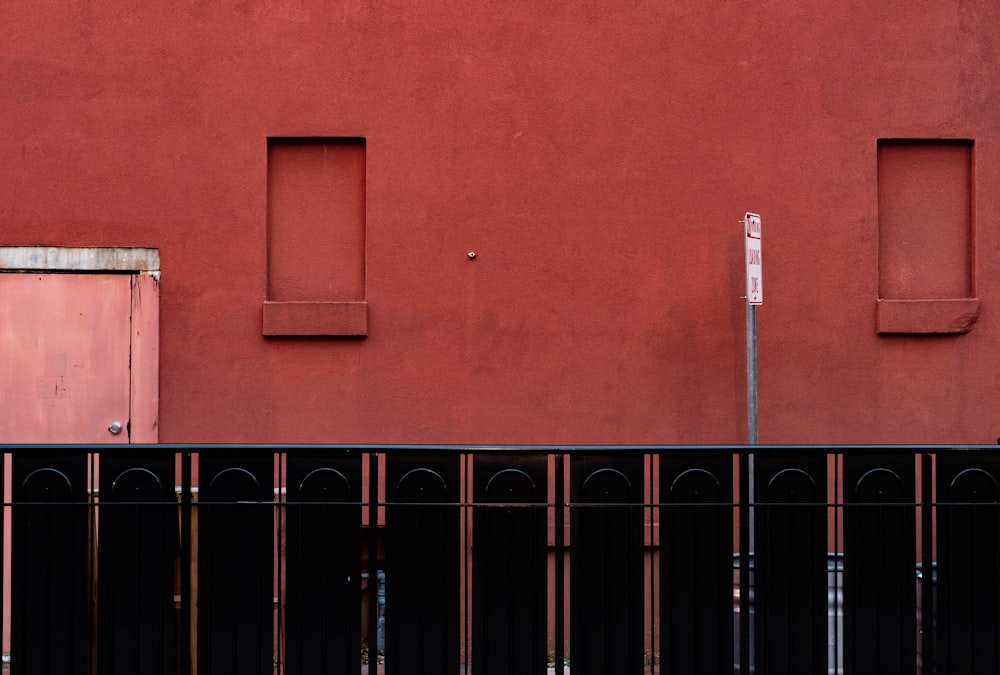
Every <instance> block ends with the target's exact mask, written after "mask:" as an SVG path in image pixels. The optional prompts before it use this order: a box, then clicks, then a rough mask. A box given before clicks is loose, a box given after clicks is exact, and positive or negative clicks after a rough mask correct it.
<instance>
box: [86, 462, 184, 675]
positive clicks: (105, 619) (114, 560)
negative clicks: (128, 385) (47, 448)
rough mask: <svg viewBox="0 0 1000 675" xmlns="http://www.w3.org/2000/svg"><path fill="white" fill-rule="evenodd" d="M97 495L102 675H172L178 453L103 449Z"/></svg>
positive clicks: (99, 645) (173, 662) (174, 660)
mask: <svg viewBox="0 0 1000 675" xmlns="http://www.w3.org/2000/svg"><path fill="white" fill-rule="evenodd" d="M99 494H100V509H99V526H98V547H97V548H98V554H99V555H98V575H97V578H98V587H99V588H98V594H97V595H98V613H97V617H98V619H97V635H98V651H97V657H98V658H97V666H98V668H97V670H98V673H99V674H100V675H134V674H135V673H143V674H144V675H147V674H148V675H155V674H156V673H161V674H162V675H168V674H169V675H173V673H174V672H175V663H176V650H175V633H174V622H175V616H174V561H175V558H176V555H177V544H178V535H179V533H178V523H177V505H176V497H175V493H174V455H173V453H169V452H166V453H165V452H163V451H159V452H157V451H155V450H150V449H145V450H143V451H137V450H134V449H128V450H127V452H123V451H120V450H111V449H105V450H104V451H103V452H102V453H101V457H100V493H99Z"/></svg>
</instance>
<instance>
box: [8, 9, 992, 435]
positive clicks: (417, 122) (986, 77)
mask: <svg viewBox="0 0 1000 675" xmlns="http://www.w3.org/2000/svg"><path fill="white" fill-rule="evenodd" d="M3 32H4V39H3V43H2V46H0V110H2V113H0V132H2V133H0V245H5V246H19V245H24V246H27V245H39V246H42V245H44V246H115V247H122V246H140V247H149V248H155V249H158V250H159V253H160V261H161V275H162V276H161V287H160V292H161V320H160V340H161V342H160V423H159V433H160V440H161V441H162V442H237V441H239V442H251V441H252V442H386V443H389V442H406V443H728V442H742V441H744V440H745V439H746V382H745V378H746V371H745V363H744V360H745V351H744V349H745V347H744V337H745V336H744V333H745V324H744V304H743V301H742V300H741V296H742V295H743V286H742V285H743V277H742V275H743V272H742V263H743V242H742V238H741V232H742V229H741V228H742V226H741V225H740V223H739V222H737V221H738V220H739V219H740V218H742V216H743V213H744V211H748V210H749V211H756V212H758V213H760V214H761V215H762V217H763V242H764V243H763V261H764V281H765V286H764V288H765V301H764V305H763V306H762V307H761V308H760V310H759V313H758V329H759V346H758V352H759V360H760V365H759V389H760V441H761V442H765V443H827V442H830V443H855V442H857V443H909V442H927V443H989V442H993V441H995V439H996V438H997V437H998V436H1000V406H998V405H997V398H998V392H1000V361H998V360H997V358H996V349H997V344H998V341H1000V318H998V316H1000V315H998V312H997V311H996V309H995V308H997V307H998V306H1000V261H998V260H997V257H996V256H994V255H993V252H994V251H996V250H998V249H1000V198H998V195H997V191H996V189H995V188H996V186H997V185H1000V87H998V83H1000V80H998V78H997V75H996V74H997V73H998V72H1000V4H998V3H996V2H995V1H994V0H963V1H961V2H957V1H956V2H935V3H929V2H917V3H915V2H909V1H907V2H903V1H902V0H888V1H885V2H879V3H871V2H861V1H860V0H842V1H838V2H833V3H825V4H823V3H820V4H816V3H803V2H798V1H790V0H754V1H744V0H718V1H713V2H706V3H693V2H688V1H686V0H685V1H682V0H661V1H658V2H632V1H622V0H614V1H611V0H583V1H575V2H536V1H527V0H509V1H508V2H503V3H495V2H481V3H457V2H448V1H445V0H421V1H420V2H412V1H411V2H398V1H395V0H387V1H385V2H377V3H376V2H365V1H359V0H342V1H334V0H282V1H272V0H241V1H239V2H232V1H226V0H224V1H221V2H203V1H201V0H197V1H194V0H178V1H175V2H170V3H167V2H162V1H160V0H153V1H151V2H143V3H135V2H122V1H120V0H110V1H108V2H100V3H97V2H77V1H71V0H37V1H36V2H31V3H27V2H17V3H13V4H12V5H10V6H8V7H7V8H5V12H4V31H3ZM277 137H350V138H363V139H365V143H366V147H365V152H366V158H365V195H364V199H365V233H364V248H365V250H364V266H365V279H364V296H365V297H364V300H365V301H366V302H367V304H368V319H367V320H368V334H367V337H267V336H264V335H263V334H262V330H261V321H262V318H261V316H262V306H263V303H264V302H265V300H266V299H267V297H266V296H267V246H268V241H267V203H266V197H267V171H268V165H267V158H268V154H267V147H268V139H269V138H277ZM879 139H967V140H969V141H971V143H972V162H973V170H972V182H973V186H972V188H973V189H972V193H971V194H972V207H971V224H970V228H971V242H972V251H971V258H970V259H971V269H970V270H969V275H970V279H971V280H970V287H971V293H970V296H972V297H978V298H979V300H980V312H979V315H978V318H977V319H976V321H975V323H974V325H973V326H972V328H971V330H969V331H968V332H966V333H962V334H947V335H924V334H879V333H878V332H877V330H876V303H877V300H878V294H879V280H878V269H879V265H878V262H879V261H878V250H879V249H878V233H879V223H878V214H879V211H878V190H877V169H878V167H877V148H878V142H879ZM470 251H474V252H475V253H476V257H475V259H470V258H469V256H468V253H469V252H470ZM926 273H927V274H929V275H934V274H952V273H953V271H941V270H935V268H934V267H933V266H932V265H929V266H928V269H927V272H926Z"/></svg>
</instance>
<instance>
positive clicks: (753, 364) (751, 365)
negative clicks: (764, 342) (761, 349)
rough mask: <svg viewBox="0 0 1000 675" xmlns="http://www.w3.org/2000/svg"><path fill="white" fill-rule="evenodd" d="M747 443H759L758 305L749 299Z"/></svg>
mask: <svg viewBox="0 0 1000 675" xmlns="http://www.w3.org/2000/svg"><path fill="white" fill-rule="evenodd" d="M747 443H749V444H750V445H757V305H751V304H750V302H749V301H747Z"/></svg>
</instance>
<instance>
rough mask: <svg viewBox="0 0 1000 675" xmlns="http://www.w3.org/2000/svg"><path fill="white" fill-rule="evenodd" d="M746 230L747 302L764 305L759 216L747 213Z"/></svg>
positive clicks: (745, 219) (745, 217)
mask: <svg viewBox="0 0 1000 675" xmlns="http://www.w3.org/2000/svg"><path fill="white" fill-rule="evenodd" d="M743 223H744V227H745V229H746V237H745V239H746V249H745V250H746V253H745V259H746V271H747V302H748V303H749V304H751V305H762V304H764V285H763V280H762V276H763V275H762V273H761V272H762V270H761V257H760V215H759V214H756V213H750V212H747V214H746V216H744V218H743Z"/></svg>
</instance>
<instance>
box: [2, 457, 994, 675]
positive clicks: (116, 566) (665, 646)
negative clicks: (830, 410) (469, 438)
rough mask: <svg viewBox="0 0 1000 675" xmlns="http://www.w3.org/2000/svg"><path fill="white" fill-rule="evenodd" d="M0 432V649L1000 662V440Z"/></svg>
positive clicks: (135, 661) (743, 663)
mask: <svg viewBox="0 0 1000 675" xmlns="http://www.w3.org/2000/svg"><path fill="white" fill-rule="evenodd" d="M0 453H2V454H3V457H4V462H3V476H2V478H3V480H2V483H3V486H4V505H3V508H4V518H3V520H2V527H3V542H4V546H3V562H4V567H3V569H4V578H3V585H2V593H3V613H2V617H0V618H2V634H3V649H4V671H5V672H8V669H9V672H11V673H21V674H24V675H50V674H51V675H76V674H79V675H94V674H97V675H113V674H114V675H126V674H127V675H135V674H137V673H142V674H143V675H154V674H163V675H167V674H170V675H174V674H180V675H192V674H200V675H230V674H232V675H253V674H257V675H264V674H268V673H283V674H287V675H300V674H309V675H324V674H334V673H336V674H352V675H353V674H360V673H385V674H386V675H449V674H455V675H458V674H459V673H475V674H476V675H515V674H516V675H547V674H549V673H551V674H553V675H555V674H559V675H563V674H568V673H571V672H572V673H573V675H640V674H643V675H645V674H647V673H648V674H650V675H652V674H654V673H670V674H677V675H690V674H716V673H727V674H728V673H749V672H756V673H766V674H767V675H782V674H785V673H787V674H789V675H792V674H794V675H802V674H809V673H815V674H817V675H818V674H821V673H823V674H832V673H838V674H839V673H846V674H851V675H853V674H864V673H878V674H880V675H891V674H895V673H899V674H907V675H917V674H920V675H924V674H930V673H935V674H940V675H952V674H955V675H958V674H968V673H998V672H1000V635H998V629H1000V487H998V485H1000V449H998V448H996V447H995V446H990V447H958V448H943V447H937V446H934V447H905V448H904V447H854V446H852V447H823V448H819V447H763V446H760V447H747V446H725V447H723V446H718V447H715V446H713V447H704V446H698V447H573V448H566V447H558V448H556V447H491V448H485V447H433V448H432V447H424V446H393V447H385V446H263V445H241V446H231V445H225V446H166V445H158V446H0Z"/></svg>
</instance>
